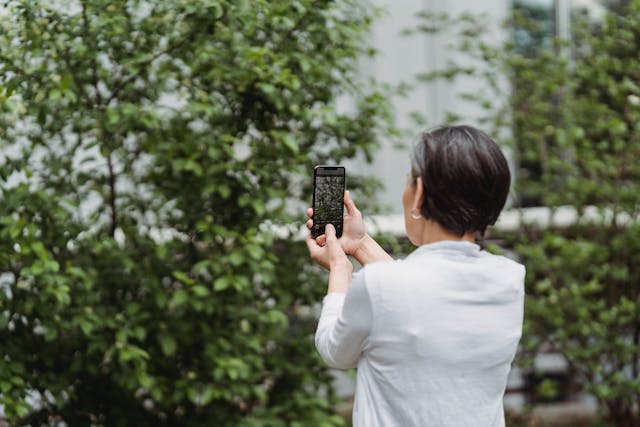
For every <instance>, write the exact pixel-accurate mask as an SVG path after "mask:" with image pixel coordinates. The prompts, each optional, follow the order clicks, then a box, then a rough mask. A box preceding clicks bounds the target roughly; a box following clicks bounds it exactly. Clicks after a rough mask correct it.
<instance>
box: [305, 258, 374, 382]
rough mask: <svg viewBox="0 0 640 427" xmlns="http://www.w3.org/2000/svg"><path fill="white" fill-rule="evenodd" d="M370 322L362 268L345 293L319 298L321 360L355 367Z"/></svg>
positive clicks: (369, 310)
mask: <svg viewBox="0 0 640 427" xmlns="http://www.w3.org/2000/svg"><path fill="white" fill-rule="evenodd" d="M371 323H372V310H371V301H370V298H369V293H368V291H367V286H366V283H365V274H364V269H362V270H360V271H359V272H358V273H356V274H354V275H353V278H352V280H351V284H350V285H349V290H348V291H347V293H346V294H344V293H337V292H334V293H330V294H328V295H327V296H326V297H325V298H324V300H323V301H322V313H321V314H320V320H319V321H318V329H317V330H316V337H315V341H316V348H317V349H318V352H319V353H320V355H321V356H322V358H323V359H324V361H325V362H326V363H327V364H328V365H329V366H331V367H333V368H338V369H348V368H353V367H355V366H356V365H357V364H358V359H359V358H360V355H361V354H362V349H363V347H364V343H365V340H366V339H367V337H368V336H369V332H370V330H371Z"/></svg>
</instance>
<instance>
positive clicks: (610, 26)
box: [422, 0, 640, 427]
mask: <svg viewBox="0 0 640 427" xmlns="http://www.w3.org/2000/svg"><path fill="white" fill-rule="evenodd" d="M626 3H627V4H626V5H624V6H621V5H618V6H617V7H618V8H617V9H615V10H616V11H617V12H616V13H614V12H610V13H609V14H608V16H607V17H606V18H605V19H604V20H603V21H601V22H595V23H594V22H590V21H578V23H574V35H573V40H572V41H571V42H568V41H565V40H558V39H557V38H554V39H553V40H552V41H551V42H550V43H546V44H545V43H542V42H541V43H540V45H539V46H540V47H539V49H538V51H537V52H534V51H532V49H531V46H529V45H528V46H526V49H524V50H523V49H522V46H516V45H514V44H513V42H512V41H511V40H510V41H509V42H508V43H507V44H506V45H505V46H494V45H491V44H489V43H486V42H485V41H484V40H483V37H482V18H478V17H474V16H471V15H465V16H463V17H459V18H458V19H456V18H450V17H449V18H447V19H442V17H439V20H438V25H436V26H435V27H434V26H430V25H425V26H423V28H430V29H432V30H436V31H445V30H447V31H454V32H455V31H458V32H457V34H458V36H457V37H456V38H454V40H456V45H457V49H458V51H460V52H462V53H466V54H468V55H471V57H472V58H474V59H475V60H476V61H477V64H480V66H478V67H468V66H465V67H462V66H457V65H455V64H454V66H452V67H451V68H448V69H446V70H439V71H438V72H436V73H432V74H430V75H426V76H422V78H424V79H427V80H429V79H434V78H450V79H455V78H456V77H457V76H460V75H461V74H464V75H471V76H475V77H477V78H479V79H481V81H486V82H487V83H486V85H485V88H486V90H485V91H479V93H476V94H470V95H468V96H467V99H469V100H470V101H472V102H479V103H480V104H481V105H483V106H484V107H485V108H486V113H487V114H486V117H485V118H484V120H485V126H487V127H489V128H493V130H494V133H495V134H498V135H507V136H506V137H503V138H502V142H503V143H505V144H508V145H510V146H512V147H514V148H515V150H514V152H515V156H516V159H517V162H518V164H519V168H518V170H517V183H516V192H517V193H518V195H519V197H518V198H517V199H516V203H521V204H522V203H524V204H531V203H539V204H541V205H544V206H549V207H551V213H550V218H549V220H550V224H552V225H551V226H550V227H548V228H541V227H540V226H539V225H538V224H524V225H523V228H522V229H521V230H520V231H519V232H518V233H516V234H515V235H511V236H508V235H506V236H500V237H502V238H505V239H507V241H509V242H511V245H512V246H513V249H514V250H515V253H517V255H518V256H520V257H521V260H522V261H523V262H524V264H525V265H526V266H527V278H526V287H527V294H528V297H527V301H526V318H525V336H524V344H525V347H524V349H525V350H528V351H533V352H535V351H538V350H541V349H546V350H549V349H552V350H555V351H558V352H560V353H562V354H563V355H564V356H565V358H566V360H567V361H568V362H569V366H570V370H571V372H572V373H573V374H575V375H576V377H577V378H578V382H579V383H580V384H582V385H583V386H584V387H585V389H586V391H588V392H590V393H591V394H593V395H594V396H595V397H596V398H597V399H598V401H599V402H600V404H601V408H602V409H603V412H604V415H605V417H606V418H607V419H608V422H609V423H610V425H616V426H623V427H626V426H635V425H638V424H640V414H639V412H638V408H639V406H640V288H639V287H638V283H640V267H639V266H640V223H639V221H638V216H639V214H640V163H639V162H638V160H637V159H638V158H639V155H640V72H639V70H640V57H639V56H638V52H639V51H640V1H637V0H632V1H629V2H626ZM619 8H623V9H622V10H623V11H622V12H619V10H620V9H619ZM429 18H432V17H429V16H426V17H425V19H429ZM539 25H540V23H539V22H538V23H536V22H535V21H531V20H528V19H524V17H522V16H515V17H514V20H512V21H511V22H509V23H508V25H507V28H514V27H515V28H518V29H520V30H522V29H523V28H524V29H525V30H526V29H531V31H532V34H533V35H534V36H536V37H537V38H538V39H540V37H539V35H540V34H541V33H540V31H539V30H540V27H539ZM534 38H535V37H534ZM542 40H543V39H542ZM543 41H544V40H543ZM500 79H503V80H504V79H508V82H509V84H506V85H505V84H501V83H500ZM504 129H507V132H504ZM500 130H502V132H500ZM566 205H568V206H569V207H571V208H572V209H573V212H575V219H576V220H575V222H574V223H573V224H572V225H570V226H569V227H566V228H558V227H557V226H554V225H553V224H554V223H553V219H554V217H555V215H556V213H557V211H558V210H559V208H561V207H563V206H566ZM494 237H496V236H495V235H494ZM545 385H546V386H547V387H546V388H547V389H549V387H548V386H549V383H546V384H545Z"/></svg>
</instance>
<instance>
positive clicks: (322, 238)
mask: <svg viewBox="0 0 640 427" xmlns="http://www.w3.org/2000/svg"><path fill="white" fill-rule="evenodd" d="M316 243H317V244H318V245H319V246H324V245H325V243H327V236H325V235H324V234H323V235H322V236H318V237H316Z"/></svg>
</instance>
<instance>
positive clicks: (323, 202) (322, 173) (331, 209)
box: [311, 166, 345, 237]
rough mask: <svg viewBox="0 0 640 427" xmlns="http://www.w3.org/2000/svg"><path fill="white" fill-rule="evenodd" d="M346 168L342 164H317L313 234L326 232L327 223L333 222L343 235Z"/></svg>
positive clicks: (338, 231) (337, 232) (339, 234)
mask: <svg viewBox="0 0 640 427" xmlns="http://www.w3.org/2000/svg"><path fill="white" fill-rule="evenodd" d="M344 189H345V170H344V167H342V166H317V167H316V168H315V170H314V185H313V228H312V229H311V232H312V236H314V237H317V236H320V235H322V234H324V230H325V226H326V224H333V226H334V227H335V229H336V235H337V236H338V237H340V236H342V218H343V211H344Z"/></svg>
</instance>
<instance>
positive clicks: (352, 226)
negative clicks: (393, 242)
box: [307, 191, 366, 255]
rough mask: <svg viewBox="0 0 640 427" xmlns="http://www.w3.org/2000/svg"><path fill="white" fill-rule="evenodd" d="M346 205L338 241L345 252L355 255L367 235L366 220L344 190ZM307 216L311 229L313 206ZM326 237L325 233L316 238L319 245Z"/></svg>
mask: <svg viewBox="0 0 640 427" xmlns="http://www.w3.org/2000/svg"><path fill="white" fill-rule="evenodd" d="M344 205H345V207H346V208H347V214H346V215H345V216H344V219H343V221H344V223H343V227H342V237H340V239H338V241H339V242H340V244H341V246H342V250H344V252H345V253H347V254H349V255H355V254H356V252H357V251H358V249H359V248H360V245H361V244H362V243H363V242H364V238H365V236H366V234H365V232H364V221H363V220H362V213H360V211H359V210H358V208H357V207H356V204H355V203H354V202H353V200H352V199H351V195H350V194H349V192H348V191H345V192H344ZM307 216H308V217H309V220H308V221H307V228H308V229H309V230H311V227H313V209H312V208H309V209H307ZM326 239H327V237H326V236H325V235H324V234H323V235H321V236H318V237H317V238H316V242H317V243H318V245H320V246H323V245H324V244H325V242H326Z"/></svg>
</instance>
